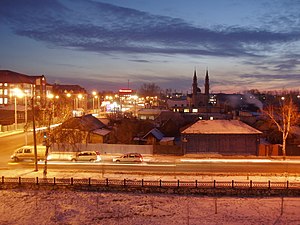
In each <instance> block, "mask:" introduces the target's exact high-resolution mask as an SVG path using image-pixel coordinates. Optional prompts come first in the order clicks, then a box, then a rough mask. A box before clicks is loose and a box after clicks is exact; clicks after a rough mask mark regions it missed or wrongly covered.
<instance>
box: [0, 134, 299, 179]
mask: <svg viewBox="0 0 300 225" xmlns="http://www.w3.org/2000/svg"><path fill="white" fill-rule="evenodd" d="M28 140H29V141H28V144H32V133H28ZM24 142H25V135H24V133H21V134H16V135H12V136H6V137H1V138H0V168H9V169H14V168H34V162H32V161H27V162H12V161H10V155H11V154H12V152H13V151H14V150H15V149H17V148H18V147H21V146H23V145H24ZM39 168H40V169H42V168H43V162H39ZM48 169H49V170H51V169H54V170H78V171H87V172H89V171H90V172H103V171H105V172H111V173H115V172H116V173H139V174H151V173H154V174H166V173H167V174H170V173H171V174H175V173H177V174H180V173H195V174H207V173H219V174H229V173H230V174H232V173H234V174H268V173H269V174H283V173H289V174H296V173H300V161H289V160H286V161H281V160H260V161H259V160H252V161H251V160H247V161H241V160H225V159H224V160H220V159H219V160H213V159H209V160H208V159H204V160H194V161H192V160H191V161H188V160H185V161H181V160H180V159H178V158H177V159H176V160H174V158H173V157H172V156H170V157H165V158H164V160H163V161H159V160H158V161H157V160H156V161H151V159H150V160H149V161H148V162H143V163H113V162H111V161H104V162H103V161H102V162H94V163H90V162H87V163H83V162H76V163H72V162H68V161H61V162H53V161H50V162H48Z"/></svg>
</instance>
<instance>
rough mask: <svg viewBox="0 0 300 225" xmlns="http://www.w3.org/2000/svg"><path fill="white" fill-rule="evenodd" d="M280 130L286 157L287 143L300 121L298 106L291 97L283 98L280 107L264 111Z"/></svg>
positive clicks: (283, 153)
mask: <svg viewBox="0 0 300 225" xmlns="http://www.w3.org/2000/svg"><path fill="white" fill-rule="evenodd" d="M264 113H265V114H266V115H268V117H269V118H270V119H271V121H272V122H273V123H275V125H276V126H277V128H278V130H279V131H280V132H281V133H282V155H283V159H285V157H286V141H287V138H288V135H289V133H290V130H291V127H292V126H294V125H296V124H297V122H298V119H299V113H298V108H297V106H296V105H295V104H294V103H293V100H292V98H291V97H288V98H286V97H282V99H281V102H280V104H279V106H278V107H275V106H273V105H270V106H268V107H267V108H266V110H264Z"/></svg>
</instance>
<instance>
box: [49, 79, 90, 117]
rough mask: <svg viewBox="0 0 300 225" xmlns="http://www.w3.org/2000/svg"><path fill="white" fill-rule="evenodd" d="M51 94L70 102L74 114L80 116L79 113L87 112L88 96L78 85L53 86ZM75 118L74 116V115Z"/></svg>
mask: <svg viewBox="0 0 300 225" xmlns="http://www.w3.org/2000/svg"><path fill="white" fill-rule="evenodd" d="M53 94H54V95H58V96H62V95H64V96H65V97H66V98H67V99H69V100H70V101H72V102H73V103H72V104H73V109H74V112H77V113H79V115H82V114H81V113H80V112H81V111H86V110H87V102H88V94H87V91H86V90H85V89H84V88H83V87H81V86H79V85H74V84H71V85H68V84H53ZM75 116H76V115H75Z"/></svg>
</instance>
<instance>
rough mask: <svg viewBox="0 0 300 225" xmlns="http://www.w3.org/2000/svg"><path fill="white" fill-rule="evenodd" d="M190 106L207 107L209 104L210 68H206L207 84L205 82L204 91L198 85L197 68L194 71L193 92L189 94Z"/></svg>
mask: <svg viewBox="0 0 300 225" xmlns="http://www.w3.org/2000/svg"><path fill="white" fill-rule="evenodd" d="M187 100H188V102H189V106H190V107H191V108H199V107H206V106H208V104H209V77H208V70H207V69H206V75H205V84H204V93H202V92H201V89H200V88H199V87H198V80H197V73H196V69H195V71H194V77H193V84H192V93H191V94H189V95H188V98H187Z"/></svg>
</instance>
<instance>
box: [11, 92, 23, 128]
mask: <svg viewBox="0 0 300 225" xmlns="http://www.w3.org/2000/svg"><path fill="white" fill-rule="evenodd" d="M12 91H13V95H14V98H15V130H17V129H18V109H17V97H18V98H22V97H23V96H24V93H23V92H22V91H21V90H20V89H19V88H14V89H13V90H12Z"/></svg>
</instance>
